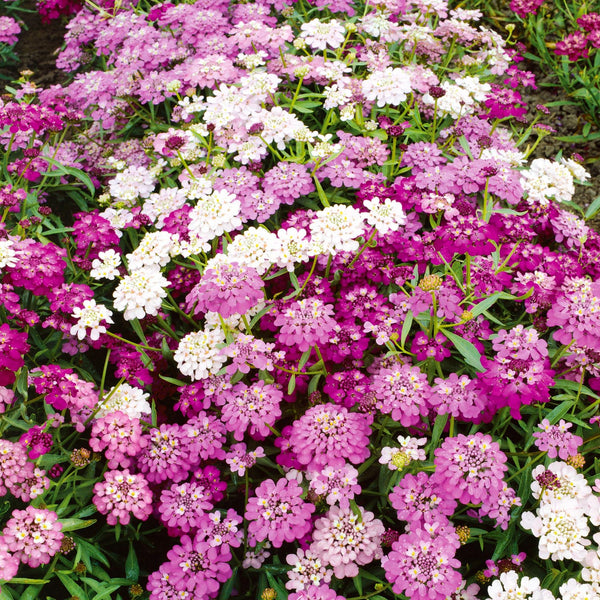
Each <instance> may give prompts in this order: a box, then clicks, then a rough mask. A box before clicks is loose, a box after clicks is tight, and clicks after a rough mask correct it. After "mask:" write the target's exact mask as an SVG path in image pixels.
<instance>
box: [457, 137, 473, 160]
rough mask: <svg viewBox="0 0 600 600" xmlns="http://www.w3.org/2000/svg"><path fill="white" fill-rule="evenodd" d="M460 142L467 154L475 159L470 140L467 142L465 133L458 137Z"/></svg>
mask: <svg viewBox="0 0 600 600" xmlns="http://www.w3.org/2000/svg"><path fill="white" fill-rule="evenodd" d="M458 143H459V144H460V145H461V148H462V149H463V150H464V151H465V154H466V155H467V156H468V157H469V158H470V159H471V160H473V155H472V154H471V148H470V147H469V142H467V138H466V137H465V136H464V135H461V136H460V137H459V138H458Z"/></svg>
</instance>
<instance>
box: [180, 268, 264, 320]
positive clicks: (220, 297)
mask: <svg viewBox="0 0 600 600" xmlns="http://www.w3.org/2000/svg"><path fill="white" fill-rule="evenodd" d="M263 286H264V282H263V280H262V279H261V278H260V276H259V274H258V271H257V270H256V269H254V268H253V267H250V266H242V265H239V264H237V263H236V262H231V263H229V262H224V263H222V264H218V263H217V264H215V265H214V266H211V267H209V268H207V269H206V270H205V271H204V274H203V275H202V279H201V280H200V282H199V283H198V284H197V285H196V286H195V287H194V288H193V289H192V291H191V292H190V293H189V294H188V295H187V297H186V309H187V310H188V311H190V310H192V308H193V309H194V314H198V313H200V312H208V311H214V312H218V313H219V314H220V315H221V316H222V317H223V318H225V319H226V318H228V317H231V316H232V315H234V314H236V313H238V314H240V315H244V314H246V313H247V312H248V311H249V310H250V309H251V308H253V307H254V306H256V305H257V304H258V303H259V302H261V301H262V300H263V299H264V292H263Z"/></svg>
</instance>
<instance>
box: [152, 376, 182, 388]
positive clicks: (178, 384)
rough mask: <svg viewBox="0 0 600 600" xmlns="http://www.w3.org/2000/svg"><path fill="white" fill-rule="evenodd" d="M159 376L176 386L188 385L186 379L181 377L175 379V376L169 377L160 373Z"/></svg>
mask: <svg viewBox="0 0 600 600" xmlns="http://www.w3.org/2000/svg"><path fill="white" fill-rule="evenodd" d="M159 377H160V378H161V379H162V380H164V381H166V382H167V383H172V384H173V385H176V386H182V385H188V384H187V383H186V382H185V381H181V379H175V378H174V377H167V376H166V375H159Z"/></svg>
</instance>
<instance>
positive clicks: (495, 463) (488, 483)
mask: <svg viewBox="0 0 600 600" xmlns="http://www.w3.org/2000/svg"><path fill="white" fill-rule="evenodd" d="M434 454H435V459H434V461H433V462H434V463H435V472H434V474H433V475H432V477H431V482H432V483H435V484H436V485H438V486H439V487H440V489H443V490H444V491H445V492H446V493H447V494H448V496H449V497H450V498H456V499H457V500H458V501H459V502H462V503H463V504H469V503H473V504H480V503H481V502H487V501H488V498H491V497H492V496H494V495H497V494H499V493H500V491H501V490H502V488H503V485H504V481H503V480H502V478H503V477H504V473H505V472H506V470H507V466H506V465H505V464H504V463H506V455H505V454H504V452H502V451H501V450H500V446H499V445H498V444H497V443H496V442H493V441H492V438H491V436H489V435H484V434H483V433H481V432H477V433H475V434H474V435H469V436H465V435H462V434H458V436H456V437H452V438H446V439H445V440H444V441H443V442H442V445H441V446H440V447H439V448H436V449H435V451H434Z"/></svg>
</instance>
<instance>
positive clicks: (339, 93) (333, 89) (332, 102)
mask: <svg viewBox="0 0 600 600" xmlns="http://www.w3.org/2000/svg"><path fill="white" fill-rule="evenodd" d="M323 96H325V102H323V108H324V109H325V110H329V109H330V108H336V107H338V106H343V105H344V104H348V102H350V99H351V98H352V90H351V89H349V88H347V87H344V83H343V82H342V81H338V82H337V83H334V84H333V85H328V86H327V87H325V89H324V90H323Z"/></svg>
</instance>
